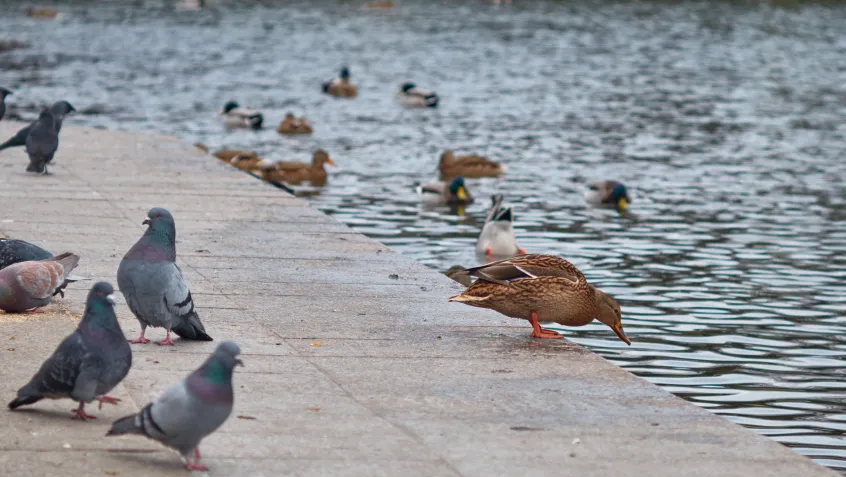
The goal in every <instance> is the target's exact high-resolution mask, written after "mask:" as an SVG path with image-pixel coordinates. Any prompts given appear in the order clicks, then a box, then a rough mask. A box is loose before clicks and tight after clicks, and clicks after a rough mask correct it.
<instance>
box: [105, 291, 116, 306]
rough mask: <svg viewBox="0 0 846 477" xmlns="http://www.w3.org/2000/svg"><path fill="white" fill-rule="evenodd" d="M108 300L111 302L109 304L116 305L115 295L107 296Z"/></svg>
mask: <svg viewBox="0 0 846 477" xmlns="http://www.w3.org/2000/svg"><path fill="white" fill-rule="evenodd" d="M106 300H109V303H111V304H112V305H114V304H115V295H114V294H113V293H112V294H110V295H106Z"/></svg>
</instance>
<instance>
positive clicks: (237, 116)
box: [220, 101, 264, 129]
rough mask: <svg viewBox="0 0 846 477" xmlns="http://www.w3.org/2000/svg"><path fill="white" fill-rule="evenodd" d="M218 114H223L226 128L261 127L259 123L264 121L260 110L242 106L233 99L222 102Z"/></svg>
mask: <svg viewBox="0 0 846 477" xmlns="http://www.w3.org/2000/svg"><path fill="white" fill-rule="evenodd" d="M220 115H221V116H223V123H224V124H225V125H226V127H228V128H252V129H261V124H262V123H263V122H264V116H263V115H262V114H261V113H260V112H258V111H255V110H253V109H247V108H242V107H241V106H239V105H238V103H236V102H235V101H229V102H228V103H226V104H224V105H223V109H222V110H221V111H220Z"/></svg>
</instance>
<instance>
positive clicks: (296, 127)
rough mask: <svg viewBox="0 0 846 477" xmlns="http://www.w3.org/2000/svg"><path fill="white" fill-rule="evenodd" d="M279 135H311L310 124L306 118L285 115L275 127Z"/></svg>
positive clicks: (289, 114)
mask: <svg viewBox="0 0 846 477" xmlns="http://www.w3.org/2000/svg"><path fill="white" fill-rule="evenodd" d="M276 132H278V133H279V134H311V133H312V132H313V130H312V128H311V123H309V122H308V120H307V119H306V118H298V117H296V116H294V115H293V114H291V113H288V114H286V115H285V119H283V120H282V122H281V123H279V126H277V127H276Z"/></svg>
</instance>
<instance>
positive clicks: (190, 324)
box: [117, 207, 212, 345]
mask: <svg viewBox="0 0 846 477" xmlns="http://www.w3.org/2000/svg"><path fill="white" fill-rule="evenodd" d="M143 224H145V225H147V231H146V232H144V235H143V236H141V238H140V239H139V240H138V242H136V243H135V245H133V246H132V248H131V249H129V252H127V253H126V255H124V257H123V260H121V262H120V266H119V267H118V272H117V279H118V287H119V288H120V291H121V293H123V296H124V297H126V304H127V305H129V309H130V310H132V313H133V314H134V315H135V317H136V318H138V321H139V322H140V323H141V336H139V337H138V338H137V339H135V340H132V343H149V342H150V340H148V339H147V338H144V332H145V331H146V330H147V327H148V326H154V327H163V328H165V329H166V330H167V338H165V339H164V340H162V341H157V342H156V344H159V345H172V344H173V341H171V339H170V332H171V331H173V332H174V333H176V334H177V335H179V336H180V337H182V339H186V340H197V341H212V338H211V336H209V335H207V334H206V329H205V328H204V327H203V324H202V323H200V317H199V316H198V315H197V312H196V311H195V310H194V300H193V299H192V298H191V291H190V290H189V289H188V284H187V283H185V279H183V278H182V270H180V269H179V267H178V266H177V265H176V224H175V223H174V221H173V216H172V215H170V212H168V211H167V210H165V209H162V208H158V207H157V208H154V209H150V212H148V213H147V220H145V221H144V222H143Z"/></svg>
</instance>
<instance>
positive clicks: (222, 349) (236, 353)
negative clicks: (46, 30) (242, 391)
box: [214, 341, 244, 368]
mask: <svg viewBox="0 0 846 477" xmlns="http://www.w3.org/2000/svg"><path fill="white" fill-rule="evenodd" d="M214 355H215V356H218V358H219V359H220V360H221V361H222V362H223V363H224V364H226V365H227V366H228V367H230V368H234V367H235V366H236V365H237V366H243V365H244V363H242V362H241V360H240V359H239V358H240V356H241V347H240V346H238V343H236V342H234V341H224V342H223V343H220V344H219V345H217V349H215V350H214Z"/></svg>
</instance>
